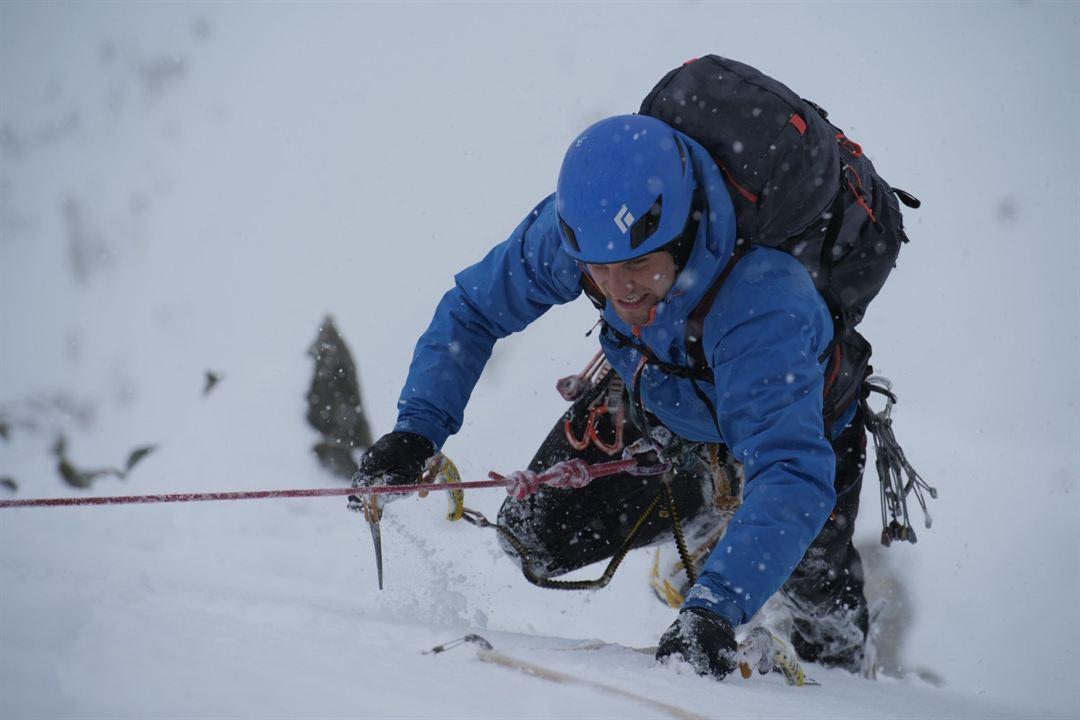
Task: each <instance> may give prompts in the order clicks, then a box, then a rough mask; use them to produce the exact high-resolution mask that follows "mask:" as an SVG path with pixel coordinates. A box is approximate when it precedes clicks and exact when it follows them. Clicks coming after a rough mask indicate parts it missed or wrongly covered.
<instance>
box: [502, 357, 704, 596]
mask: <svg viewBox="0 0 1080 720" xmlns="http://www.w3.org/2000/svg"><path fill="white" fill-rule="evenodd" d="M610 377H611V376H610V375H609V378H608V380H610ZM607 384H608V383H607V382H606V381H605V382H601V383H600V384H599V387H598V388H595V389H594V390H593V391H591V392H589V393H586V394H585V395H584V396H583V397H582V398H580V399H578V400H577V401H576V402H574V404H573V405H572V406H571V407H570V409H569V410H568V411H567V412H566V414H564V415H563V416H562V418H560V419H559V421H558V422H557V423H555V427H554V428H553V429H552V430H551V432H550V433H549V434H548V436H547V438H546V439H545V440H544V442H543V444H541V446H540V449H539V450H538V451H537V453H536V456H535V457H534V458H533V459H532V462H530V463H529V469H530V470H532V471H534V472H540V471H542V470H546V469H547V468H550V467H551V466H552V465H554V464H556V463H558V462H562V461H564V460H569V459H571V458H579V459H581V460H584V461H585V462H588V463H602V462H610V461H612V460H618V459H621V455H620V454H619V453H616V454H615V455H608V454H607V453H606V452H604V451H602V450H601V449H599V448H598V447H596V446H595V445H594V444H590V445H589V446H588V447H586V448H585V449H584V450H577V449H575V448H574V447H572V446H571V444H570V442H569V440H568V439H567V437H566V431H565V423H566V421H567V420H569V421H570V423H571V428H572V432H573V433H574V436H575V437H576V438H581V437H582V436H583V434H584V432H585V430H586V423H587V421H588V418H589V411H590V406H592V405H593V403H594V402H595V401H596V400H597V399H598V398H600V397H601V395H602V393H604V392H606V389H607ZM624 400H625V398H624ZM601 402H602V400H601ZM615 425H616V417H615V416H614V415H612V414H604V415H602V416H600V417H599V418H598V423H597V431H598V434H599V435H600V437H601V438H602V439H603V440H604V441H605V442H612V441H613V440H614V438H615V430H616V427H615ZM622 425H623V441H624V444H626V445H629V444H631V443H633V442H634V441H635V440H637V439H639V438H640V437H641V432H640V431H639V430H638V429H637V428H636V427H635V426H634V424H633V423H632V422H630V421H629V419H625V420H624V421H623V423H622ZM660 482H661V480H660V478H659V476H651V477H638V476H635V475H630V474H629V473H619V474H617V475H611V476H609V477H604V478H598V479H596V480H594V481H592V482H591V483H589V485H587V486H585V487H584V488H580V489H578V490H566V489H559V488H549V487H543V486H541V488H540V489H539V490H538V491H537V492H536V493H535V494H533V495H531V496H529V497H527V498H525V499H523V500H514V499H512V498H509V499H507V500H506V501H505V502H504V503H503V505H502V507H501V508H500V509H499V524H500V525H503V526H505V527H506V528H507V529H508V530H509V531H510V532H512V533H513V534H514V535H515V536H516V537H517V538H518V539H519V540H520V541H521V542H522V544H523V545H524V546H525V547H526V548H527V549H528V554H529V560H530V562H531V567H532V570H533V571H534V572H535V573H536V574H537V575H539V576H541V577H555V576H558V575H562V574H565V573H567V572H570V571H571V570H576V569H578V568H582V567H585V566H586V565H590V564H592V563H594V562H598V561H600V560H605V559H608V558H610V557H611V556H612V555H614V554H615V553H616V552H617V551H618V550H619V548H620V547H621V546H622V544H623V542H624V541H625V540H626V537H627V536H628V535H629V534H630V531H631V529H632V528H633V527H634V525H635V524H636V523H637V522H638V520H639V519H640V517H641V515H642V513H643V512H644V511H645V509H646V508H648V506H649V504H650V503H651V502H652V501H653V499H654V498H655V497H656V496H657V494H658V493H659V492H660ZM671 489H672V495H673V497H674V501H675V507H676V509H677V511H678V513H679V515H680V517H681V518H683V519H688V518H691V517H693V516H694V515H696V514H697V513H698V512H699V511H700V510H701V509H702V507H703V506H704V493H703V492H702V483H701V478H700V476H698V475H696V474H694V473H684V472H678V473H676V475H675V478H674V480H673V482H672V488H671ZM670 533H671V521H670V520H669V519H668V518H667V516H666V513H660V512H656V511H654V512H653V513H652V514H651V515H650V517H649V518H648V519H647V520H646V521H645V523H644V525H643V527H642V529H641V533H640V535H638V537H637V540H636V541H635V543H634V547H644V546H647V545H650V544H652V543H654V542H656V541H657V539H659V538H662V537H664V535H665V534H670ZM499 542H500V544H501V545H502V548H503V550H504V551H505V552H506V553H507V554H508V555H509V556H510V557H512V558H514V559H515V560H516V561H517V562H518V563H519V564H520V563H521V562H522V558H521V556H520V553H519V552H518V551H517V549H515V548H514V547H513V545H512V544H511V543H510V542H508V541H507V540H506V538H504V537H503V536H502V535H501V534H500V536H499Z"/></svg>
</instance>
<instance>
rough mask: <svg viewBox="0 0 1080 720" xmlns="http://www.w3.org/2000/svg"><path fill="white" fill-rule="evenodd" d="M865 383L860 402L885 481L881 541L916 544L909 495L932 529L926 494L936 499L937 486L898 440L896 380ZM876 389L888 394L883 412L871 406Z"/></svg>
mask: <svg viewBox="0 0 1080 720" xmlns="http://www.w3.org/2000/svg"><path fill="white" fill-rule="evenodd" d="M864 385H865V390H864V392H863V397H862V398H861V399H860V400H859V403H860V405H861V407H862V411H863V414H864V417H865V419H866V427H867V429H868V430H869V431H870V436H871V437H872V438H873V439H874V454H875V456H876V458H877V459H876V461H875V464H876V466H877V472H878V479H879V480H880V481H881V525H882V530H881V544H882V545H885V546H889V545H891V544H892V542H893V541H894V540H900V541H906V542H910V543H914V542H916V541H917V537H916V535H915V529H914V528H913V527H911V514H910V512H909V510H908V503H907V496H908V495H909V494H912V493H914V495H915V499H916V500H917V501H918V503H919V506H920V507H921V508H922V511H923V518H924V522H925V526H926V528H927V529H929V528H930V525H931V523H932V518H931V517H930V512H929V511H928V510H927V509H926V498H925V497H924V495H923V493H924V492H925V493H926V494H928V495H929V496H930V497H931V498H935V499H936V498H937V489H936V488H934V487H931V486H930V485H929V484H928V483H927V482H926V481H925V480H923V479H922V476H920V475H919V473H918V472H916V470H915V468H913V467H912V466H911V463H909V462H908V459H907V457H906V456H905V455H904V451H903V449H902V448H901V447H900V443H899V442H897V440H896V435H895V434H893V429H892V409H893V405H895V404H896V402H897V400H896V395H895V394H893V391H892V382H891V381H890V380H889V379H888V378H884V377H881V376H880V375H871V376H870V377H868V378H867V379H866V381H865V383H864ZM872 392H874V393H879V394H881V395H884V396H885V409H884V410H882V411H881V412H874V410H873V409H872V408H871V407H870V403H869V402H868V400H867V398H868V397H869V394H870V393H872ZM905 476H907V479H906V480H905Z"/></svg>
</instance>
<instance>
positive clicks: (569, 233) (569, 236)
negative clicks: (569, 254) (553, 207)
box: [559, 215, 581, 252]
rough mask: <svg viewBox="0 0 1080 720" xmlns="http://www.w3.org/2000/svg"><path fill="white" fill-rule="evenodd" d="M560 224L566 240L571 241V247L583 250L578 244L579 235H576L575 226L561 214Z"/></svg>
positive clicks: (579, 250)
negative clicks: (572, 226)
mask: <svg viewBox="0 0 1080 720" xmlns="http://www.w3.org/2000/svg"><path fill="white" fill-rule="evenodd" d="M559 226H560V227H561V228H562V231H563V235H565V236H566V241H567V242H568V243H570V247H572V248H574V252H581V246H580V245H578V241H577V236H576V235H574V230H573V228H571V227H570V225H569V224H567V222H566V221H565V220H563V219H562V215H560V216H559Z"/></svg>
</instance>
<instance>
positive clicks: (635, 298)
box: [615, 294, 649, 310]
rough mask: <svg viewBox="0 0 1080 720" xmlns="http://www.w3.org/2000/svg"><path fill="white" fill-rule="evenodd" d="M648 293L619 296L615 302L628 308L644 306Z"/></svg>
mask: <svg viewBox="0 0 1080 720" xmlns="http://www.w3.org/2000/svg"><path fill="white" fill-rule="evenodd" d="M648 297H649V296H648V294H645V295H629V296H627V297H625V298H619V299H618V300H616V301H615V304H616V305H618V306H619V307H621V308H624V309H626V310H635V309H637V308H640V307H643V306H644V305H645V301H646V300H647V299H648Z"/></svg>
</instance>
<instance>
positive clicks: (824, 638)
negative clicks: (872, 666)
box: [782, 411, 868, 670]
mask: <svg viewBox="0 0 1080 720" xmlns="http://www.w3.org/2000/svg"><path fill="white" fill-rule="evenodd" d="M833 450H834V451H835V452H836V481H835V487H836V492H837V499H836V507H835V508H834V509H833V512H832V514H831V515H830V516H829V519H828V520H827V521H826V523H825V527H824V528H823V529H822V530H821V533H820V534H819V535H818V537H817V538H816V539H815V540H814V542H813V544H811V545H810V547H809V549H807V551H806V554H805V555H804V556H803V559H802V561H801V562H800V563H799V564H798V566H797V567H796V568H795V571H794V572H793V573H792V574H791V577H790V578H789V579H788V580H787V582H785V583H784V586H783V588H782V594H783V597H784V599H785V601H786V604H787V605H788V607H789V608H790V609H791V612H792V619H793V621H794V628H793V631H792V637H791V640H792V644H793V645H794V646H795V650H796V651H797V652H798V654H799V657H801V658H803V659H804V660H809V661H812V662H821V663H823V664H827V665H836V666H843V667H848V668H849V669H851V670H857V669H859V666H860V664H861V662H862V650H863V644H864V641H865V638H866V632H867V624H868V612H867V604H866V595H865V593H864V591H863V586H864V578H863V568H862V560H861V559H860V558H859V553H858V551H857V550H856V549H855V545H854V543H853V542H852V536H853V534H854V532H855V519H856V517H857V516H858V513H859V492H860V490H861V489H862V478H863V468H864V467H865V465H866V426H865V423H864V422H863V417H862V413H861V411H860V412H859V413H858V414H856V416H855V419H854V420H853V421H852V423H851V425H849V426H848V427H847V428H846V429H845V430H844V431H843V432H842V433H841V434H840V435H839V436H838V437H837V438H836V439H835V440H834V441H833Z"/></svg>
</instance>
